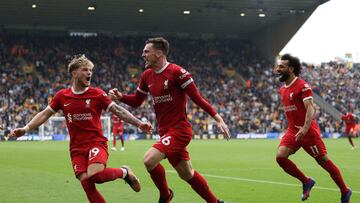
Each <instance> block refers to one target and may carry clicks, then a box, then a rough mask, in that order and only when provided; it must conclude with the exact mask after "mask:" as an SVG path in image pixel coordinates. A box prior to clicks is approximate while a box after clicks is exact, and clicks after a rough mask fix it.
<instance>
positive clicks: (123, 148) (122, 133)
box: [120, 132, 125, 151]
mask: <svg viewBox="0 0 360 203" xmlns="http://www.w3.org/2000/svg"><path fill="white" fill-rule="evenodd" d="M120 140H121V151H124V150H125V145H124V132H120Z"/></svg>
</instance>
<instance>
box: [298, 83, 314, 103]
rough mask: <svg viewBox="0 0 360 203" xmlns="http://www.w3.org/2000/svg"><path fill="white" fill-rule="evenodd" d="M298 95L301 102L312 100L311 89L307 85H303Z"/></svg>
mask: <svg viewBox="0 0 360 203" xmlns="http://www.w3.org/2000/svg"><path fill="white" fill-rule="evenodd" d="M300 95H301V99H302V100H303V101H305V100H307V99H312V95H313V94H312V89H311V87H310V86H309V85H308V84H307V83H305V84H304V85H303V87H302V88H301V93H300Z"/></svg>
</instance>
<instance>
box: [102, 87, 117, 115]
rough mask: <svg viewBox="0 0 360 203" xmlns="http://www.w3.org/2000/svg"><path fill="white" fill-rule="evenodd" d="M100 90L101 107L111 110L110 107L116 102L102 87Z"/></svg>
mask: <svg viewBox="0 0 360 203" xmlns="http://www.w3.org/2000/svg"><path fill="white" fill-rule="evenodd" d="M99 92H100V98H99V104H100V107H101V109H103V110H105V111H109V109H110V107H111V106H112V105H114V104H115V102H113V101H112V100H111V99H110V98H109V97H108V95H107V94H106V93H105V92H104V91H103V90H101V89H99Z"/></svg>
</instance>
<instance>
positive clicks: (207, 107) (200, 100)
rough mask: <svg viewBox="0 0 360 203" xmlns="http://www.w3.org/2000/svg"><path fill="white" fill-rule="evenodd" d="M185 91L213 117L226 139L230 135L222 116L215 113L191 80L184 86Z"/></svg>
mask: <svg viewBox="0 0 360 203" xmlns="http://www.w3.org/2000/svg"><path fill="white" fill-rule="evenodd" d="M185 92H186V94H187V95H188V96H189V97H190V99H191V100H192V101H193V102H194V103H195V104H196V105H198V106H199V107H200V108H202V109H203V110H204V111H206V112H207V113H208V114H209V115H210V116H212V117H213V118H214V119H215V121H216V123H217V125H218V127H219V128H220V130H221V132H222V133H224V136H225V138H226V139H227V140H228V139H229V138H230V137H231V135H230V130H229V128H228V126H227V125H226V124H225V122H224V120H223V119H222V117H221V116H220V115H219V114H218V113H216V111H215V109H214V108H213V107H212V106H211V105H210V104H209V102H207V101H206V100H205V99H204V98H203V97H202V96H201V95H200V93H199V91H198V89H197V88H196V85H195V84H194V83H193V82H192V83H190V84H189V85H188V86H187V87H186V88H185Z"/></svg>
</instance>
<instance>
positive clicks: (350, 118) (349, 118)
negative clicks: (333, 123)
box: [341, 112, 356, 127]
mask: <svg viewBox="0 0 360 203" xmlns="http://www.w3.org/2000/svg"><path fill="white" fill-rule="evenodd" d="M341 120H343V121H344V122H345V125H346V126H347V127H355V124H356V122H355V117H354V115H353V114H352V113H350V112H349V113H347V114H346V115H342V116H341Z"/></svg>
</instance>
